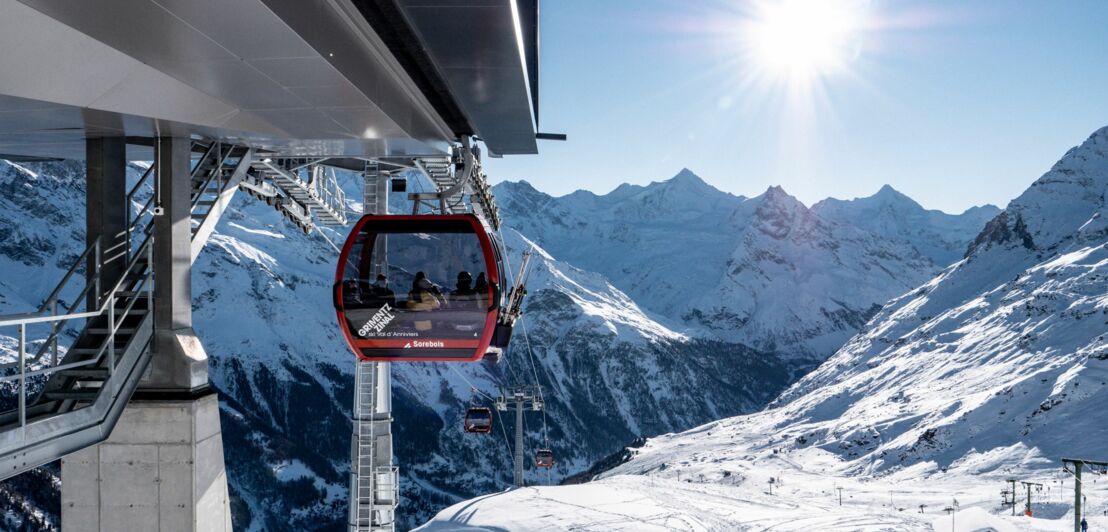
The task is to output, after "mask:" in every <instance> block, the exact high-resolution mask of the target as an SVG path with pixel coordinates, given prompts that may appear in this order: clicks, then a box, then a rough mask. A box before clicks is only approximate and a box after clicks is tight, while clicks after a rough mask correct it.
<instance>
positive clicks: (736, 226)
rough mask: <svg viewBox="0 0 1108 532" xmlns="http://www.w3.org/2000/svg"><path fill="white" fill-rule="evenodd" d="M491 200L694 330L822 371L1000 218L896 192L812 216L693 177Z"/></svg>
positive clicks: (500, 188)
mask: <svg viewBox="0 0 1108 532" xmlns="http://www.w3.org/2000/svg"><path fill="white" fill-rule="evenodd" d="M495 191H496V194H497V198H498V202H499V205H500V206H501V210H502V213H503V214H504V217H505V219H506V220H507V221H508V223H509V224H511V225H512V226H513V227H516V228H518V229H519V230H520V231H521V232H523V233H524V234H527V235H529V236H531V237H532V238H534V239H535V241H536V242H538V243H539V244H540V245H542V246H543V247H545V248H546V249H548V250H550V251H551V252H552V253H554V254H555V255H556V256H558V257H560V258H563V259H564V260H567V261H568V262H570V263H572V264H576V265H578V266H581V267H583V268H587V269H591V270H595V271H598V272H600V273H603V274H604V275H606V276H607V277H608V278H609V279H611V280H612V282H613V283H615V284H616V286H617V287H618V288H620V289H621V290H624V291H625V292H627V293H628V294H629V295H630V296H631V297H633V298H634V299H635V301H637V302H639V303H640V304H641V305H643V306H644V307H645V308H648V309H650V310H653V311H655V312H657V313H659V314H661V315H664V316H667V317H669V318H670V319H672V320H674V321H675V322H677V323H680V324H682V325H684V326H685V327H687V328H689V333H690V334H692V335H699V336H707V337H712V338H719V339H723V340H726V341H730V342H739V343H743V344H746V345H751V346H754V347H755V348H757V349H761V350H765V351H772V352H775V353H778V354H780V355H782V356H785V357H788V358H796V359H808V360H813V361H817V362H818V361H822V360H823V359H824V358H826V357H827V356H830V355H831V354H832V353H834V351H835V350H836V349H838V348H839V347H840V346H842V344H843V343H844V342H846V340H847V339H849V338H850V337H851V336H853V335H854V334H855V333H856V332H857V331H858V330H859V329H861V327H862V325H864V324H865V322H866V321H867V320H868V319H869V318H870V317H871V316H872V315H873V313H874V312H876V311H877V309H879V308H880V306H881V305H883V304H884V303H885V302H886V301H888V300H889V299H890V298H892V297H895V296H896V295H898V294H901V293H903V292H904V291H906V290H908V289H910V288H912V287H914V286H917V285H919V284H920V283H922V282H924V281H925V280H927V279H929V278H930V277H932V276H933V275H935V274H936V273H938V272H939V271H941V269H942V268H943V267H945V266H946V265H947V264H949V263H950V262H953V260H956V258H957V257H958V256H960V255H961V253H962V252H964V251H965V249H966V246H967V245H968V244H969V242H970V240H971V239H972V238H973V236H974V235H976V234H977V233H978V232H979V231H980V230H981V228H982V227H983V226H984V224H985V222H987V221H988V220H989V219H990V218H992V217H993V216H995V214H996V213H997V212H998V211H999V209H997V208H996V207H993V206H985V207H976V208H974V209H970V210H969V211H967V212H965V213H963V214H961V215H949V214H944V213H941V212H938V211H927V210H925V209H923V207H921V206H920V205H919V204H917V203H915V202H914V201H912V200H911V199H909V198H907V197H906V196H903V195H902V194H900V193H899V192H896V191H895V190H893V189H892V188H890V187H885V188H882V189H881V191H879V192H878V193H877V194H876V195H874V196H871V197H869V198H862V199H857V200H853V201H840V200H833V199H828V200H825V201H823V202H820V203H819V204H817V205H815V206H813V207H812V208H808V207H806V206H805V205H804V204H802V203H801V202H800V201H798V200H797V199H796V198H794V197H792V196H790V195H788V194H787V193H786V192H785V191H784V190H782V189H781V188H780V187H771V188H770V189H769V190H767V191H766V192H765V193H764V194H762V195H760V196H757V197H755V198H744V197H737V196H732V195H730V194H727V193H725V192H721V191H719V190H717V189H715V188H713V187H712V186H710V185H708V184H707V183H705V182H704V181H703V180H701V179H700V178H699V177H697V176H696V175H695V174H693V173H692V172H691V171H689V170H683V171H682V172H680V173H679V174H677V175H676V176H675V177H673V178H672V179H670V180H668V181H663V182H656V183H651V184H650V185H647V186H635V185H622V186H620V187H619V188H617V189H615V190H614V191H612V192H611V193H609V194H606V195H603V196H598V195H595V194H592V193H590V192H586V191H578V192H575V193H573V194H569V195H567V196H562V197H557V198H555V197H551V196H549V195H547V194H544V193H542V192H539V191H537V190H535V189H534V188H533V187H531V186H530V185H529V184H528V183H526V182H505V183H501V184H499V185H497V186H496V187H495Z"/></svg>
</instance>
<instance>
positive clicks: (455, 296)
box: [450, 271, 481, 310]
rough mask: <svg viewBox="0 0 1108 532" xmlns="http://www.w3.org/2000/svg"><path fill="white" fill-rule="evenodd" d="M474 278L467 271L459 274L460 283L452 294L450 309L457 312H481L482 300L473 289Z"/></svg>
mask: <svg viewBox="0 0 1108 532" xmlns="http://www.w3.org/2000/svg"><path fill="white" fill-rule="evenodd" d="M472 284H473V276H472V275H470V274H469V272H467V271H461V272H458V283H457V284H456V285H455V286H454V290H452V291H451V292H450V308H452V309H457V310H480V309H481V300H480V296H479V295H478V293H477V291H476V290H474V289H473V286H471V285H472Z"/></svg>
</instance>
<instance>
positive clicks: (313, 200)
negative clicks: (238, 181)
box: [251, 158, 348, 230]
mask: <svg viewBox="0 0 1108 532" xmlns="http://www.w3.org/2000/svg"><path fill="white" fill-rule="evenodd" d="M319 162H320V161H319V160H297V159H282V160H273V159H268V158H266V159H261V160H255V161H254V163H253V167H254V170H255V171H256V172H257V174H258V176H259V177H258V179H256V180H255V181H254V183H262V182H264V181H265V180H267V179H268V180H269V181H271V182H272V183H273V184H274V185H276V187H277V188H278V189H280V190H281V191H282V192H283V193H284V197H283V198H276V201H280V202H282V203H280V204H278V205H275V206H277V207H279V208H281V209H282V210H287V211H289V215H290V218H291V219H293V221H297V222H300V223H301V224H303V225H304V226H305V227H307V228H308V230H310V227H311V215H312V214H313V213H314V214H315V216H316V218H318V219H319V221H320V223H322V224H323V225H327V226H343V225H346V224H347V222H348V220H347V217H346V193H345V192H343V190H342V188H341V187H339V184H338V180H337V179H336V178H335V171H334V169H331V168H327V167H325V166H323V165H322V164H319ZM301 173H306V174H307V180H305V179H302V178H301ZM251 188H254V187H251ZM258 188H261V187H260V185H258ZM256 192H257V190H256ZM264 195H265V196H266V197H267V198H268V197H269V195H268V194H264ZM290 200H291V201H290ZM268 202H269V200H268V199H267V203H268ZM271 204H272V203H271Z"/></svg>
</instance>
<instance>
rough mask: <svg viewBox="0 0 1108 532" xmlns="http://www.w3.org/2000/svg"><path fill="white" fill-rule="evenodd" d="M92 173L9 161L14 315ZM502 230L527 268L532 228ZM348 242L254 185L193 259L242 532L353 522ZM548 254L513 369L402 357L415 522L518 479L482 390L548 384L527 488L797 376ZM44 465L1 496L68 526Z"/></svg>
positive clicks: (71, 225)
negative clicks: (690, 330)
mask: <svg viewBox="0 0 1108 532" xmlns="http://www.w3.org/2000/svg"><path fill="white" fill-rule="evenodd" d="M82 177H83V167H82V166H81V165H80V164H74V163H36V164H30V163H28V164H26V165H14V164H8V163H4V162H0V188H2V190H3V191H4V194H3V196H0V227H2V228H4V229H5V231H4V232H3V233H2V234H0V246H3V250H4V252H3V254H0V261H3V262H2V265H3V270H2V271H3V275H0V282H2V283H4V284H3V286H2V288H3V290H2V294H3V295H4V303H3V305H2V306H0V309H2V310H3V311H4V312H9V311H10V312H18V311H23V310H28V309H30V308H33V307H34V306H35V305H36V304H37V302H38V300H39V299H40V298H41V297H43V296H44V295H45V294H46V293H48V292H49V291H50V289H51V288H52V287H53V284H54V283H56V281H57V280H58V279H59V278H60V277H61V276H62V274H63V272H64V269H65V268H67V267H68V264H69V263H71V262H72V260H73V259H74V258H75V257H76V255H77V254H78V253H79V252H80V250H81V249H82V248H83V240H84V235H83V225H84V216H83V212H84V205H83V203H84V180H83V178H82ZM351 185H352V186H354V185H356V181H353V180H352V181H351ZM354 196H356V194H351V195H350V197H354ZM351 207H352V208H354V209H357V208H358V206H357V205H351ZM401 207H402V206H399V205H398V206H397V209H398V210H400V209H401ZM407 208H410V207H407ZM403 210H407V209H403ZM504 236H505V239H506V241H507V244H508V246H509V249H510V253H511V257H512V258H513V261H518V257H519V254H520V253H521V250H522V249H523V248H524V247H526V246H525V243H526V242H527V241H526V239H525V237H523V236H522V235H520V234H519V233H517V232H515V231H512V230H507V231H505V235H504ZM343 237H345V235H341V234H338V233H335V232H333V231H330V230H327V229H324V230H323V233H322V234H318V233H317V234H312V235H304V234H303V233H301V232H300V231H298V230H296V229H295V228H293V227H291V226H289V225H287V223H286V222H284V221H283V220H282V219H281V217H280V216H278V215H277V213H276V212H275V211H273V209H272V208H270V207H267V206H266V205H264V204H262V203H259V202H256V201H253V200H251V199H250V198H248V197H246V196H245V195H242V196H240V197H238V198H236V200H235V202H234V203H233V205H232V208H231V209H230V210H229V211H228V212H227V213H226V214H225V216H224V218H223V219H222V220H221V221H220V224H219V227H218V228H217V231H216V233H215V234H214V235H213V236H212V238H211V239H210V240H209V243H208V245H207V247H206V248H205V250H204V252H203V253H201V255H200V257H199V258H198V260H197V262H196V265H195V269H194V276H193V296H194V321H195V328H196V330H197V331H198V333H199V335H200V338H201V341H202V342H203V344H204V346H205V349H206V350H207V352H208V354H209V356H210V357H211V368H212V382H213V384H214V385H215V386H216V387H217V388H218V389H219V390H220V392H221V407H222V412H223V431H224V442H225V453H226V458H227V464H228V477H229V481H230V484H231V493H232V504H233V512H234V518H235V522H236V528H238V529H243V530H316V529H319V530H324V529H335V528H341V527H342V525H343V524H344V523H345V519H346V493H347V485H346V483H347V477H346V472H347V470H348V463H349V438H350V424H349V416H350V414H349V410H350V403H351V400H352V395H353V390H352V386H353V378H352V373H353V371H352V370H353V358H352V356H351V355H350V353H349V351H348V349H347V348H346V347H345V345H344V343H343V342H342V340H341V338H340V336H339V333H338V328H337V327H336V326H335V325H334V323H333V322H334V312H333V310H331V302H330V295H329V293H330V290H329V287H330V283H331V281H330V279H331V278H332V276H333V271H334V260H335V254H334V251H333V249H332V248H331V247H330V244H328V243H327V241H326V239H330V240H332V241H338V240H340V239H341V238H343ZM535 254H536V259H535V260H534V261H533V273H532V278H531V279H532V280H531V283H530V288H531V294H530V295H529V296H528V300H527V303H526V311H527V312H526V315H527V317H526V321H525V322H524V324H525V326H526V327H527V334H517V341H516V342H515V344H514V347H513V350H512V351H511V352H510V353H509V356H508V357H507V358H506V360H505V361H504V362H502V363H501V364H500V365H499V366H487V365H484V364H395V365H393V371H394V384H395V388H394V409H395V418H396V424H395V426H394V429H395V434H396V436H395V437H396V455H397V457H396V458H397V463H398V464H399V465H400V466H401V471H402V475H403V482H404V484H403V486H404V487H403V492H402V493H403V496H404V500H403V503H402V506H401V509H400V513H401V515H402V516H404V518H405V519H406V522H407V523H408V524H415V523H418V522H421V521H422V520H425V519H426V518H427V517H429V516H430V515H433V513H434V512H435V511H437V510H439V509H441V508H442V507H443V506H446V505H448V504H450V503H453V502H456V501H457V500H460V499H464V498H467V497H470V496H473V495H476V494H479V493H486V492H490V491H496V490H499V489H503V488H504V487H506V486H508V484H509V483H510V479H511V469H510V453H509V452H508V450H507V446H506V439H507V438H508V437H510V436H511V432H512V429H513V427H512V426H511V422H510V421H508V420H504V421H507V422H501V420H498V425H499V427H503V428H499V427H498V428H497V429H496V431H495V432H494V433H493V434H491V435H488V436H481V435H466V434H464V433H463V432H462V430H461V419H460V418H461V415H462V413H463V411H464V408H465V406H466V405H467V404H468V403H469V402H470V400H471V398H472V397H473V392H472V391H471V389H472V388H476V389H478V390H480V392H481V393H483V394H490V395H495V393H496V390H497V388H496V387H497V385H499V384H507V383H515V382H532V381H534V380H536V379H537V380H538V381H539V382H540V383H541V384H543V385H544V386H545V387H546V395H545V398H546V402H547V412H546V414H545V416H543V415H539V414H536V415H529V416H528V418H527V438H528V443H527V445H528V448H529V449H530V450H532V451H533V450H534V449H535V448H536V447H538V446H540V445H547V444H548V445H549V447H550V448H552V449H553V450H554V451H555V452H556V453H557V456H558V463H557V467H556V468H555V469H554V470H553V471H552V472H550V473H549V474H546V475H543V476H538V475H537V474H534V473H532V472H528V481H529V482H531V483H546V482H554V481H557V480H559V479H561V478H562V477H564V476H566V475H569V474H572V473H576V472H578V471H581V470H583V469H585V468H587V467H588V466H589V465H590V464H592V463H593V462H594V461H595V460H597V459H599V458H601V457H603V456H605V455H607V454H609V453H611V452H612V451H614V450H616V449H618V448H620V447H621V446H622V445H623V444H624V443H625V442H627V441H630V440H632V439H635V438H638V437H640V436H644V435H651V434H658V433H664V432H668V431H673V430H682V429H685V428H689V427H692V426H696V425H698V424H700V423H704V422H706V421H709V420H711V419H717V418H719V417H724V416H731V415H736V414H739V413H743V412H750V411H754V410H757V409H758V408H760V407H761V406H763V405H764V404H765V403H767V402H768V401H769V400H770V399H772V398H773V397H774V396H775V395H777V394H778V393H779V392H780V391H781V390H782V389H784V387H785V386H787V385H788V384H789V382H791V380H792V378H791V375H792V374H793V373H794V369H793V368H792V366H790V365H789V364H787V363H784V362H782V361H780V360H778V359H777V358H776V357H774V356H772V355H767V354H764V353H760V352H757V351H755V350H753V349H750V348H748V347H745V346H743V345H739V344H735V343H728V342H723V341H719V340H714V339H710V338H692V337H689V336H687V335H685V334H683V333H682V332H680V331H679V329H680V327H679V326H678V325H674V324H673V323H671V322H670V320H667V319H666V318H664V317H660V316H657V315H655V314H653V313H651V312H649V311H646V310H644V309H642V308H640V307H639V306H638V305H637V304H636V303H635V302H634V301H633V300H632V299H631V298H630V297H629V296H627V295H626V294H625V293H623V292H621V291H620V290H618V289H617V288H615V287H614V286H612V284H611V283H610V282H608V280H607V279H606V278H605V277H604V276H602V275H600V274H597V273H593V272H588V271H585V270H581V269H578V268H575V267H573V266H571V265H569V264H567V263H565V262H561V261H559V260H558V259H556V258H555V257H554V256H552V255H551V254H549V253H547V252H546V251H544V250H543V249H541V248H536V249H535ZM521 332H522V331H521ZM0 333H3V334H7V331H0ZM0 346H2V348H3V350H4V352H3V354H4V355H6V356H12V349H14V340H13V339H12V338H10V337H9V336H0ZM528 346H530V348H531V349H530V350H528V349H527V347H528ZM529 351H530V352H529ZM532 364H533V365H532ZM481 400H482V401H484V402H488V401H487V398H482V399H481ZM544 435H548V437H549V440H548V441H546V440H545V436H544ZM44 475H45V477H44V478H45V479H47V480H41V479H40V480H39V481H38V482H37V485H38V486H39V487H38V488H37V489H38V490H40V491H42V496H41V497H37V498H33V499H31V500H30V502H28V500H27V499H26V498H18V497H15V496H14V495H12V496H10V497H9V498H7V499H5V498H4V497H0V501H6V502H4V504H7V505H8V507H10V508H13V509H14V510H13V514H12V515H15V516H19V515H20V510H19V509H20V508H24V507H31V508H35V509H36V510H35V511H40V512H43V514H44V515H46V518H47V520H48V521H49V520H53V522H56V516H57V503H56V480H57V479H56V478H55V477H56V472H55V473H51V472H49V471H46V472H45V473H44ZM0 486H3V485H0ZM8 486H13V487H12V488H11V489H9V490H8V492H9V493H16V494H19V493H27V490H26V489H25V488H24V487H22V485H21V484H20V485H19V486H21V487H19V488H18V489H17V488H16V487H14V486H16V485H15V484H8ZM2 493H4V491H3V489H2V488H0V494H2ZM51 494H53V495H51Z"/></svg>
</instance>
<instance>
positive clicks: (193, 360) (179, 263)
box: [140, 137, 208, 391]
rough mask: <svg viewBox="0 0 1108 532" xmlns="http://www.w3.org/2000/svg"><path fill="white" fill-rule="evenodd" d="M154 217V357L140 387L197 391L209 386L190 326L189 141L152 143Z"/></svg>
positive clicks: (204, 358) (200, 349)
mask: <svg viewBox="0 0 1108 532" xmlns="http://www.w3.org/2000/svg"><path fill="white" fill-rule="evenodd" d="M155 149H156V157H157V158H156V161H155V164H156V165H157V166H156V168H155V172H157V174H156V178H157V181H156V185H155V188H156V191H155V194H156V195H157V196H158V199H157V200H155V201H157V202H158V205H159V206H160V207H161V209H162V214H161V215H160V216H156V217H155V218H154V356H153V359H152V360H151V362H150V373H149V374H148V375H147V377H146V379H144V380H143V382H142V384H141V385H140V386H141V389H143V390H161V391H182V390H184V391H188V390H198V389H201V388H204V387H206V386H208V357H207V354H206V353H205V352H204V347H203V346H202V345H201V344H200V340H199V339H198V338H197V336H196V333H195V331H193V329H192V217H191V216H192V215H191V207H192V205H191V193H192V188H191V179H192V177H191V175H190V172H189V164H190V156H191V151H190V150H191V141H190V140H189V139H186V138H171V137H162V138H159V139H157V142H156V146H155Z"/></svg>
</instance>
